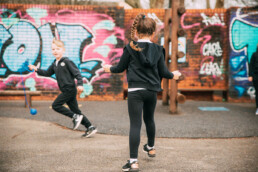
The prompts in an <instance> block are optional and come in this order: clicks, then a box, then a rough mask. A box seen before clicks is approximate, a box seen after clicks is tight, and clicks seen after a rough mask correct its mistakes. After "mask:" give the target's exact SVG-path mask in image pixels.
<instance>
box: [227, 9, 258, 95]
mask: <svg viewBox="0 0 258 172" xmlns="http://www.w3.org/2000/svg"><path fill="white" fill-rule="evenodd" d="M257 35H258V8H257V7H256V8H232V9H231V10H230V23H229V42H230V53H229V97H230V98H231V99H241V98H247V99H250V98H251V99H254V98H255V90H254V87H253V86H252V83H251V82H249V81H248V71H249V69H248V64H249V62H250V59H251V56H252V54H253V53H254V52H255V51H256V48H257V44H258V37H257Z"/></svg>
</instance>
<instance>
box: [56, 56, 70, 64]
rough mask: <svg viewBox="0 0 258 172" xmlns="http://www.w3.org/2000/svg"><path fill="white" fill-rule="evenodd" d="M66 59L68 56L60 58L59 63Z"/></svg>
mask: <svg viewBox="0 0 258 172" xmlns="http://www.w3.org/2000/svg"><path fill="white" fill-rule="evenodd" d="M65 59H68V57H62V58H61V59H60V60H59V63H60V62H62V61H64V60H65ZM55 62H56V59H55V60H54V63H55Z"/></svg>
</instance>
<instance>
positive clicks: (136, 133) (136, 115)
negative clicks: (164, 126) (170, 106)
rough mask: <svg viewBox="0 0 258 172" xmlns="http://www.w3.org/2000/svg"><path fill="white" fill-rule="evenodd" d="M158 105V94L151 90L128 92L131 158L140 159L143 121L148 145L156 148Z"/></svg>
mask: <svg viewBox="0 0 258 172" xmlns="http://www.w3.org/2000/svg"><path fill="white" fill-rule="evenodd" d="M156 103H157V92H154V91H149V90H138V91H132V92H128V112H129V117H130V134H129V147H130V158H137V157H138V148H139V144H140V133H141V125H142V112H143V120H144V123H145V125H146V132H147V137H148V145H149V146H150V147H152V146H154V141H155V122H154V111H155V107H156Z"/></svg>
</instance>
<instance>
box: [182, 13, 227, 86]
mask: <svg viewBox="0 0 258 172" xmlns="http://www.w3.org/2000/svg"><path fill="white" fill-rule="evenodd" d="M225 14H226V10H222V9H219V10H212V11H211V10H187V11H186V13H184V14H183V15H182V16H181V18H180V27H182V28H183V29H184V30H185V31H186V35H185V36H184V37H182V38H181V39H182V40H185V41H179V43H180V42H181V44H185V45H183V47H186V59H185V60H183V61H182V62H180V63H179V69H180V70H181V71H182V73H184V75H185V76H186V80H185V82H180V83H179V86H178V87H179V89H182V90H195V89H197V90H211V91H212V90H226V89H227V73H226V71H227V46H226V45H227V42H226V38H227V26H226V17H225ZM179 60H180V59H179Z"/></svg>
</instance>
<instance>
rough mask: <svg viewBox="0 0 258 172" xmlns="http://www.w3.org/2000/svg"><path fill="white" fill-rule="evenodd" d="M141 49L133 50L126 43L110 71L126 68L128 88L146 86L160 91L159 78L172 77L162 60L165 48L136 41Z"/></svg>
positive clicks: (118, 71) (120, 70) (116, 71)
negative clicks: (118, 59)
mask: <svg viewBox="0 0 258 172" xmlns="http://www.w3.org/2000/svg"><path fill="white" fill-rule="evenodd" d="M137 44H138V46H139V47H140V48H142V51H135V50H134V49H132V48H131V47H130V45H129V44H128V45H126V47H125V48H124V52H123V55H122V57H121V59H120V61H119V63H118V64H117V65H116V66H112V67H111V68H110V71H111V72H112V73H121V72H123V71H124V70H127V81H128V88H146V89H148V90H152V91H161V85H160V84H161V79H162V78H168V79H172V78H173V76H174V75H173V74H172V73H171V72H170V71H169V70H168V69H167V67H166V65H165V61H164V54H165V50H164V48H163V47H162V46H159V45H157V44H154V43H148V42H137Z"/></svg>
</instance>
